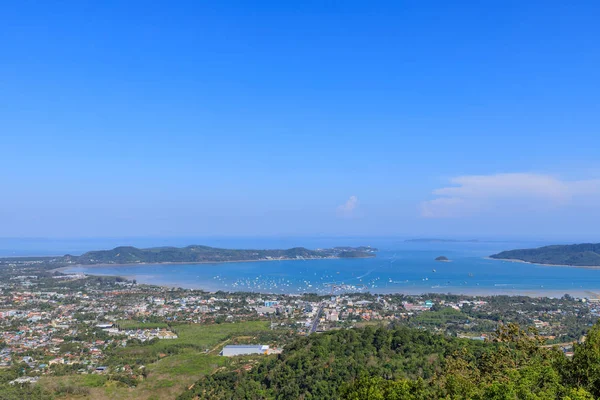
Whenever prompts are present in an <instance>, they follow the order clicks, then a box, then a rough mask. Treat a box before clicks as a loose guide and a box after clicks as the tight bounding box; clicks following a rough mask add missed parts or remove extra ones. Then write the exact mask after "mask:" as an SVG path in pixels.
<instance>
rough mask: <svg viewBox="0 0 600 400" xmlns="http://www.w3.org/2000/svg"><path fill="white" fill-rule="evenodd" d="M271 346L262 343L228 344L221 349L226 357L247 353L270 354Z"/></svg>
mask: <svg viewBox="0 0 600 400" xmlns="http://www.w3.org/2000/svg"><path fill="white" fill-rule="evenodd" d="M268 353H269V346H266V345H262V344H242V345H227V346H225V347H223V350H221V353H220V354H221V355H222V356H225V357H234V356H243V355H247V354H268Z"/></svg>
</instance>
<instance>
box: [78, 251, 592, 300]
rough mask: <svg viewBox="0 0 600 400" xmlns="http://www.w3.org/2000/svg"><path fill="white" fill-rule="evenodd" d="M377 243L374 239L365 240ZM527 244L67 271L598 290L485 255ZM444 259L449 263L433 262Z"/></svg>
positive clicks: (339, 287)
mask: <svg viewBox="0 0 600 400" xmlns="http://www.w3.org/2000/svg"><path fill="white" fill-rule="evenodd" d="M370 244H372V245H377V243H370ZM537 245H539V244H531V243H530V244H527V243H522V242H521V243H506V242H497V243H406V242H398V243H383V246H382V247H380V251H379V253H377V257H376V258H369V259H327V260H306V261H301V260H293V261H265V262H243V263H222V264H157V265H152V264H146V265H129V266H102V267H99V266H94V267H83V266H79V267H72V268H69V270H68V271H69V272H83V273H87V274H94V275H118V276H126V277H129V278H132V279H136V280H137V281H138V282H139V283H148V284H155V285H166V286H173V287H184V288H194V289H204V290H209V291H216V290H226V291H257V292H272V293H287V294H294V293H306V292H310V293H321V294H325V293H331V292H332V290H333V292H334V293H338V292H343V291H369V292H372V293H396V292H399V293H431V292H440V293H465V294H490V293H495V294H526V295H539V294H544V295H553V296H560V295H562V294H564V293H570V294H574V295H580V294H589V292H595V291H598V292H600V270H592V269H581V268H561V267H545V266H539V265H532V264H524V263H514V262H507V261H499V260H491V259H486V258H485V257H486V256H488V255H490V254H493V253H496V252H498V251H501V250H507V249H513V248H523V247H530V246H537ZM440 255H444V256H447V257H448V258H449V259H450V260H451V262H436V261H434V258H435V257H437V256H440Z"/></svg>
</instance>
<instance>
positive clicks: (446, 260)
mask: <svg viewBox="0 0 600 400" xmlns="http://www.w3.org/2000/svg"><path fill="white" fill-rule="evenodd" d="M435 261H441V262H449V261H450V259H449V258H448V257H446V256H439V257H436V258H435Z"/></svg>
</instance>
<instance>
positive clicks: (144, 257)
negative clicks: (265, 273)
mask: <svg viewBox="0 0 600 400" xmlns="http://www.w3.org/2000/svg"><path fill="white" fill-rule="evenodd" d="M376 250H377V249H373V248H366V247H362V248H351V247H339V248H332V249H319V250H309V249H306V248H304V247H294V248H291V249H287V250H237V249H220V248H215V247H208V246H187V247H153V248H148V249H138V248H136V247H131V246H121V247H116V248H114V249H112V250H99V251H89V252H87V253H84V254H82V255H81V256H70V255H67V256H65V259H68V260H69V261H70V262H72V263H77V264H84V265H89V264H136V263H171V262H192V263H193V262H228V261H259V260H273V259H274V260H285V259H319V258H334V257H340V258H362V257H374V256H375V255H374V251H376Z"/></svg>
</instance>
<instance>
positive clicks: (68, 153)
mask: <svg viewBox="0 0 600 400" xmlns="http://www.w3.org/2000/svg"><path fill="white" fill-rule="evenodd" d="M451 3H456V4H451ZM598 15H600V5H599V4H598V2H595V1H581V2H576V3H566V2H559V1H543V2H542V1H539V2H536V1H531V2H522V1H515V2H510V1H508V2H495V3H493V2H474V1H473V2H447V1H437V2H436V1H430V2H428V1H395V2H363V1H360V2H359V1H356V2H355V1H343V2H342V1H325V2H313V1H307V2H301V4H294V2H275V1H262V2H260V1H259V2H226V1H219V2H192V1H190V2H185V1H182V2H177V3H175V4H174V3H172V2H160V1H157V2H141V1H139V2H136V1H130V2H117V1H114V2H111V1H106V2H81V1H71V2H69V1H65V2H60V3H59V4H57V3H55V2H53V4H51V3H50V2H45V3H44V2H42V3H39V2H27V1H23V2H12V4H4V5H3V11H2V13H0V48H1V49H2V50H1V51H0V171H1V173H0V187H1V188H2V189H1V191H0V193H1V195H0V237H1V236H3V237H80V236H85V237H100V236H144V235H148V236H183V235H201V236H211V235H215V236H227V235H234V236H254V235H260V236H265V235H266V236H269V235H360V236H364V235H379V236H380V235H406V236H422V235H443V236H473V235H475V236H477V235H486V236H493V235H515V236H535V237H537V236H542V235H543V236H548V235H551V236H552V235H553V236H556V237H565V238H566V237H578V238H579V237H581V238H585V239H589V240H594V239H597V240H600V234H598V233H597V232H598V230H597V226H598V224H600V209H599V206H598V204H600V183H599V182H600V181H599V179H600V162H599V160H600V158H599V157H598V149H600V101H599V96H598V88H599V87H600V68H598V65H600V50H599V49H600V48H599V47H598V45H597V42H598V38H599V37H600V26H599V24H598V23H597V16H598Z"/></svg>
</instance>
